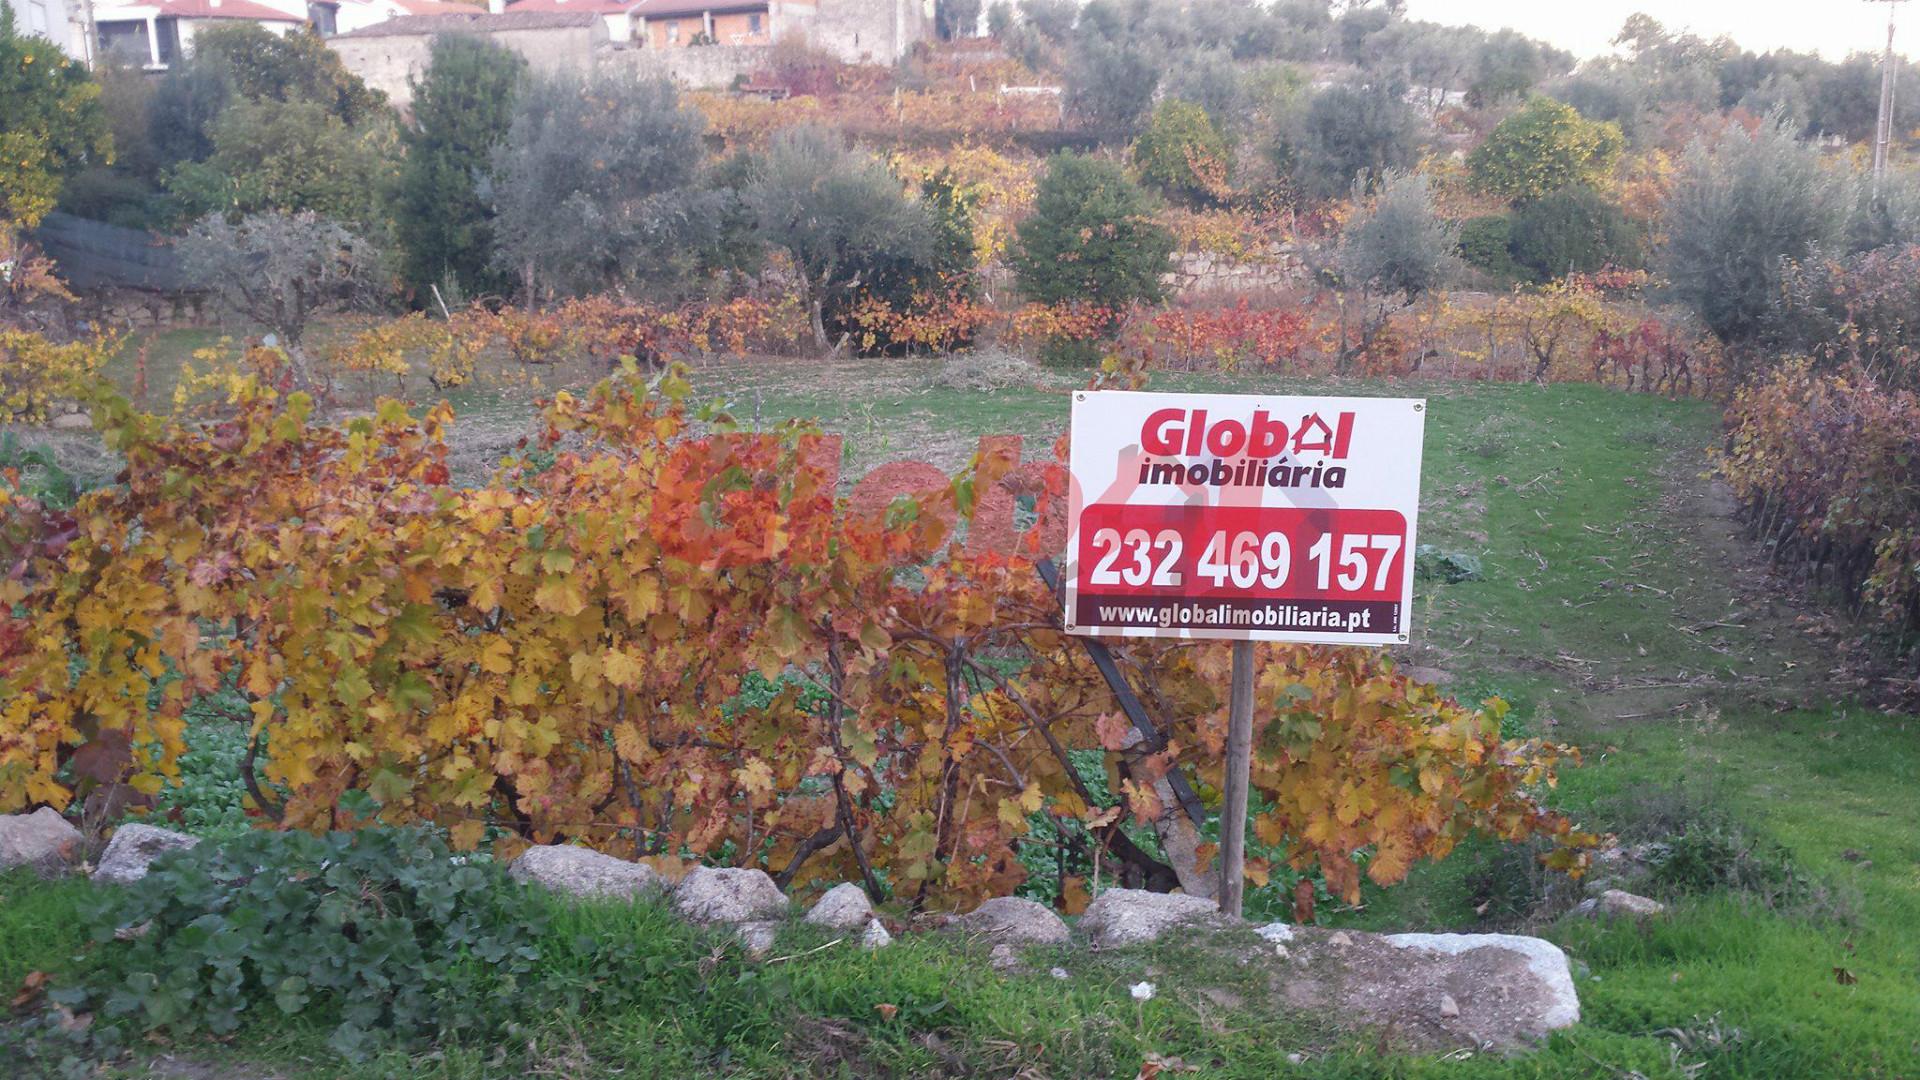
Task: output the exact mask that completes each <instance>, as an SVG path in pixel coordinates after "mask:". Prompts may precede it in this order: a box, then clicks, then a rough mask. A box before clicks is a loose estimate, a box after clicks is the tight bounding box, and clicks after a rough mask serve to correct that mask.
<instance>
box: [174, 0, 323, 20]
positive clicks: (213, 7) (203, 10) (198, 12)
mask: <svg viewBox="0 0 1920 1080" xmlns="http://www.w3.org/2000/svg"><path fill="white" fill-rule="evenodd" d="M149 2H150V3H152V5H153V6H154V7H156V8H159V9H160V14H161V15H162V16H172V17H174V18H178V19H251V20H253V21H254V22H295V23H303V22H306V21H307V17H306V16H305V15H289V14H287V13H286V12H284V11H281V10H280V9H279V8H270V7H268V6H267V5H265V4H256V3H254V2H253V0H149Z"/></svg>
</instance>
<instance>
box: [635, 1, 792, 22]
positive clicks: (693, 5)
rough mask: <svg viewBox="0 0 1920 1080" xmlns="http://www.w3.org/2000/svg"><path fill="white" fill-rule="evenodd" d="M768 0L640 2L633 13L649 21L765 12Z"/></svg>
mask: <svg viewBox="0 0 1920 1080" xmlns="http://www.w3.org/2000/svg"><path fill="white" fill-rule="evenodd" d="M765 10H767V0H640V3H639V4H637V5H635V6H634V8H633V13H634V14H635V15H641V16H644V17H646V18H649V19H661V18H672V17H673V16H676V15H698V14H700V13H701V12H705V11H711V12H713V13H714V14H715V15H720V14H725V13H727V12H734V11H765Z"/></svg>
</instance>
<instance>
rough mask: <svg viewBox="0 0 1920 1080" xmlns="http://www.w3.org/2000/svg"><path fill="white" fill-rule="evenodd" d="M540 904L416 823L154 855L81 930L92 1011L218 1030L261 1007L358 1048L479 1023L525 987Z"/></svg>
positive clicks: (473, 1029)
mask: <svg viewBox="0 0 1920 1080" xmlns="http://www.w3.org/2000/svg"><path fill="white" fill-rule="evenodd" d="M541 927H542V905H541V903H540V901H539V899H538V898H537V897H535V896H534V895H532V894H531V893H530V892H529V891H527V890H524V889H522V888H520V887H518V886H515V885H513V884H511V883H509V882H508V881H507V880H506V875H505V874H504V873H502V872H501V870H500V869H499V868H498V867H497V866H494V865H492V864H491V863H489V862H487V861H483V860H476V859H473V858H471V857H455V856H453V854H452V853H451V852H450V851H449V850H448V849H447V845H446V842H445V841H444V840H443V839H441V838H440V837H439V836H438V835H437V834H435V833H434V832H432V831H431V830H426V829H377V828H376V829H363V830H360V831H358V832H352V833H339V832H336V833H328V834H324V835H320V836H315V835H310V834H307V833H299V832H291V833H269V832H252V833H247V834H244V835H241V836H237V837H234V838H232V839H229V840H225V841H223V842H220V843H207V844H201V845H199V846H197V847H194V848H191V849H188V850H184V851H178V852H173V853H169V854H167V855H163V856H161V857H160V858H159V859H157V860H155V862H154V864H153V866H152V868H151V869H150V870H149V872H148V873H147V876H146V877H144V878H142V879H141V880H140V881H138V882H135V883H134V884H132V885H130V886H128V887H126V888H125V889H124V890H122V891H119V892H117V893H116V894H115V895H113V896H110V897H109V898H108V899H107V901H106V903H105V904H103V905H102V907H101V909H100V912H99V914H98V915H97V916H96V918H95V922H94V926H93V937H94V940H95V941H96V942H99V943H101V945H102V947H105V948H108V949H111V950H112V952H113V955H112V957H111V960H110V968H109V970H111V971H112V973H113V975H114V981H113V983H112V984H110V985H104V986H97V987H94V988H93V989H94V990H95V993H96V995H97V996H98V997H99V998H100V999H101V1000H100V1007H101V1008H102V1009H103V1010H104V1011H105V1013H106V1014H107V1015H108V1016H112V1017H125V1018H128V1019H129V1020H131V1021H132V1022H133V1023H134V1024H135V1025H137V1026H138V1027H139V1028H141V1029H144V1030H158V1029H165V1030H169V1031H174V1032H183V1031H193V1030H205V1031H209V1032H211V1033H213V1034H215V1035H228V1034H231V1033H232V1032H233V1031H235V1030H236V1029H237V1028H239V1026H240V1025H241V1024H242V1023H243V1022H244V1021H245V1019H246V1018H247V1016H248V1015H249V1014H250V1013H254V1012H259V1011H263V1010H267V1009H273V1010H277V1011H278V1012H279V1013H282V1014H285V1015H290V1016H292V1015H301V1016H308V1017H312V1018H313V1019H315V1020H316V1021H318V1022H319V1023H321V1024H323V1025H328V1026H331V1027H332V1028H333V1033H332V1035H331V1037H330V1038H329V1039H328V1044H329V1045H330V1046H331V1047H332V1048H333V1049H334V1050H335V1051H337V1052H338V1053H340V1054H341V1055H343V1056H345V1057H348V1058H352V1059H359V1058H363V1057H365V1056H367V1054H368V1053H370V1052H371V1051H373V1050H374V1049H377V1048H378V1047H379V1046H380V1045H381V1044H383V1043H385V1042H388V1041H390V1040H393V1039H402V1040H405V1039H411V1038H414V1037H419V1036H433V1037H452V1036H457V1035H461V1034H466V1035H474V1034H480V1033H484V1032H485V1031H487V1030H488V1028H489V1027H490V1026H491V1025H492V1024H493V1023H495V1022H497V1020H498V1019H499V1014H498V1013H497V1012H495V1011H494V1010H490V1009H487V1008H486V1007H485V1003H487V1002H489V1001H493V1002H496V1003H500V1004H505V1003H506V1002H509V1001H511V1000H512V999H513V998H514V996H515V995H516V991H517V990H518V989H520V988H522V987H525V986H528V984H529V983H530V981H531V977H532V976H533V974H534V973H535V970H536V967H535V965H536V963H537V961H538V959H539V953H538V951H537V950H536V949H535V948H534V945H533V943H534V941H535V939H536V938H537V937H538V935H539V933H540V931H541Z"/></svg>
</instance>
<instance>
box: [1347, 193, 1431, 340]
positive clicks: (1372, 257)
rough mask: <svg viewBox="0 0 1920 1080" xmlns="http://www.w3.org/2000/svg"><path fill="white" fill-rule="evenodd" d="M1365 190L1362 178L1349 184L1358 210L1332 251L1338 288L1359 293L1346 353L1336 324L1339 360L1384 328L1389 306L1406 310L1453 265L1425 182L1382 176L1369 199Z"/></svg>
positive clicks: (1390, 309) (1389, 311) (1429, 289)
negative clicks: (1353, 337)
mask: <svg viewBox="0 0 1920 1080" xmlns="http://www.w3.org/2000/svg"><path fill="white" fill-rule="evenodd" d="M1367 186H1368V185H1367V178H1365V177H1361V178H1358V179H1356V180H1354V182H1353V201H1354V205H1355V206H1357V207H1358V208H1359V209H1357V210H1356V211H1354V214H1353V216H1352V217H1351V218H1349V219H1348V220H1347V223H1346V226H1345V228H1343V229H1342V230H1341V232H1340V246H1339V249H1338V251H1337V253H1336V258H1337V266H1338V272H1339V278H1340V282H1341V284H1342V286H1343V287H1344V288H1345V289H1346V291H1347V292H1349V293H1352V292H1358V293H1359V300H1360V309H1361V320H1362V321H1361V337H1360V341H1359V343H1358V344H1357V346H1356V348H1355V349H1354V350H1351V351H1350V350H1348V349H1347V348H1346V323H1345V319H1344V318H1343V319H1342V321H1341V339H1342V347H1341V356H1342V361H1343V362H1344V361H1345V360H1346V359H1347V358H1349V357H1350V356H1351V355H1352V354H1353V352H1356V351H1364V349H1365V348H1366V346H1367V345H1368V344H1369V343H1371V342H1372V341H1373V339H1374V337H1375V336H1376V335H1378V334H1379V332H1380V331H1381V330H1383V329H1385V328H1386V325H1387V319H1388V316H1389V315H1390V314H1391V312H1392V310H1393V308H1394V307H1395V306H1398V307H1406V306H1408V305H1410V304H1412V303H1413V302H1414V301H1416V300H1418V299H1419V298H1420V297H1421V296H1422V295H1424V294H1426V293H1429V292H1432V291H1433V290H1435V289H1437V288H1439V287H1440V286H1441V285H1442V284H1444V283H1445V282H1446V280H1447V278H1448V276H1449V275H1451V274H1452V273H1453V272H1454V270H1455V267H1456V265H1457V263H1458V257H1457V255H1456V254H1455V253H1456V251H1457V250H1458V244H1459V242H1458V236H1457V229H1456V228H1455V227H1454V225H1453V223H1451V222H1449V221H1447V220H1446V219H1444V218H1442V217H1441V216H1440V215H1439V213H1438V212H1437V211H1436V210H1435V209H1434V205H1433V185H1432V183H1431V181H1429V180H1428V179H1427V178H1426V177H1425V176H1420V175H1416V174H1407V173H1398V172H1387V173H1384V174H1382V175H1381V177H1380V180H1379V183H1378V184H1377V185H1375V190H1374V194H1373V196H1372V197H1371V198H1368V196H1367ZM1344 307H1345V305H1344V303H1343V305H1342V310H1343V311H1344Z"/></svg>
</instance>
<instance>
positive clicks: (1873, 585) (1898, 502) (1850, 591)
mask: <svg viewBox="0 0 1920 1080" xmlns="http://www.w3.org/2000/svg"><path fill="white" fill-rule="evenodd" d="M1726 422H1727V440H1726V445H1725V447H1724V449H1723V450H1722V451H1721V452H1720V455H1719V466H1720V471H1721V474H1722V475H1723V476H1725V477H1726V478H1727V483H1728V486H1729V487H1731V488H1732V490H1733V494H1734V497H1735V498H1736V499H1738V500H1739V501H1740V503H1741V505H1742V507H1743V513H1744V515H1745V517H1746V521H1747V528H1748V531H1749V533H1750V535H1753V536H1754V537H1756V538H1759V539H1763V540H1765V541H1766V542H1767V544H1768V545H1769V546H1770V548H1771V549H1772V556H1773V561H1774V562H1775V563H1776V564H1783V565H1787V566H1797V567H1801V568H1803V569H1805V570H1807V571H1810V572H1813V573H1818V574H1821V575H1822V576H1825V577H1827V578H1828V579H1829V580H1831V581H1833V582H1834V583H1835V584H1836V585H1837V586H1838V587H1839V589H1840V590H1841V593H1842V595H1843V596H1844V597H1845V598H1846V599H1847V601H1848V602H1849V603H1850V604H1852V605H1854V606H1855V607H1856V608H1857V609H1866V610H1871V611H1873V612H1874V613H1876V614H1877V615H1878V616H1879V617H1880V618H1881V619H1883V620H1884V621H1885V622H1887V623H1888V624H1890V625H1892V626H1893V627H1895V628H1897V629H1903V630H1913V629H1920V494H1916V493H1920V456H1916V455H1915V454H1914V452H1913V448H1914V447H1915V446H1920V397H1916V396H1915V393H1914V391H1912V390H1904V389H1893V388H1890V387H1888V386H1885V385H1883V384H1881V383H1880V382H1879V381H1878V380H1876V379H1875V378H1874V377H1873V375H1872V373H1870V372H1868V371H1867V370H1865V369H1863V368H1861V367H1858V366H1846V367H1841V368H1839V369H1838V370H1836V371H1833V372H1830V373H1822V372H1817V371H1815V370H1814V368H1813V366H1812V365H1811V364H1810V363H1808V362H1806V361H1795V362H1789V363H1787V364H1784V365H1782V366H1781V367H1780V368H1778V369H1777V370H1776V371H1774V372H1773V373H1771V374H1770V375H1769V376H1767V377H1766V378H1765V379H1764V380H1762V381H1759V382H1757V383H1754V384H1752V385H1750V386H1748V387H1746V388H1744V389H1742V390H1741V391H1740V393H1739V394H1738V395H1737V396H1736V397H1735V398H1734V400H1733V403H1732V405H1730V406H1729V407H1728V410H1727V421H1726Z"/></svg>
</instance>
